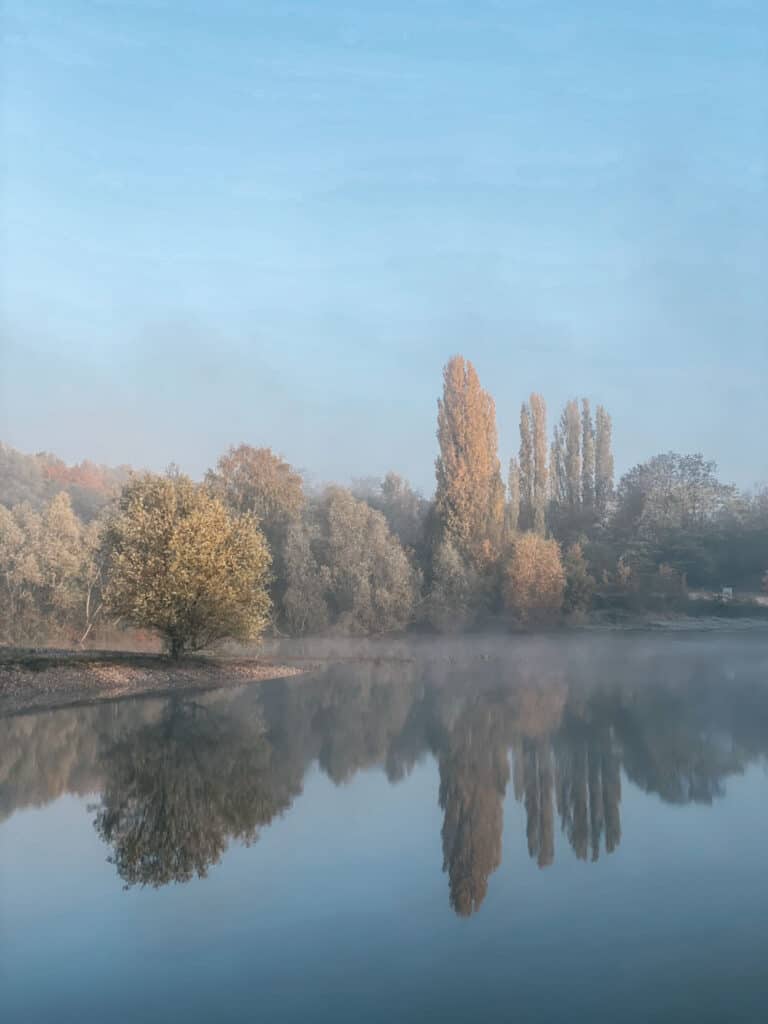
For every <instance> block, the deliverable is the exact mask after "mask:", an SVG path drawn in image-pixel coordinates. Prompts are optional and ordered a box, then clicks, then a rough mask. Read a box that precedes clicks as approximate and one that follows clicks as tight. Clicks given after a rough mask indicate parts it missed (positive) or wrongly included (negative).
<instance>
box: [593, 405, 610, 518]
mask: <svg viewBox="0 0 768 1024" xmlns="http://www.w3.org/2000/svg"><path fill="white" fill-rule="evenodd" d="M612 494H613V447H612V423H611V417H610V416H609V415H608V413H607V412H606V410H605V408H604V407H603V406H602V405H598V407H597V409H596V410H595V511H596V512H597V516H598V518H599V519H600V520H604V519H605V516H606V513H607V511H608V502H609V500H610V498H611V495H612Z"/></svg>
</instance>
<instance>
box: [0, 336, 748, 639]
mask: <svg viewBox="0 0 768 1024" xmlns="http://www.w3.org/2000/svg"><path fill="white" fill-rule="evenodd" d="M612 430H613V425H612V419H611V416H610V414H609V413H608V412H607V410H606V409H605V408H604V407H603V406H602V405H597V406H596V407H595V409H594V412H593V410H592V406H591V403H590V401H589V400H588V399H586V398H584V399H581V400H580V401H579V400H576V399H573V400H571V401H569V402H567V404H566V405H565V407H564V409H563V410H562V411H561V413H560V415H559V417H557V419H556V422H555V425H554V429H553V431H552V433H551V434H550V433H549V430H548V425H547V406H546V402H545V399H544V397H543V396H542V395H541V394H538V393H534V394H532V395H530V397H529V398H528V400H527V401H525V402H523V404H522V407H521V410H520V419H519V448H518V453H517V455H516V456H515V457H513V458H512V459H511V460H510V463H509V466H508V467H507V471H506V473H505V474H502V467H501V463H500V459H499V454H498V435H497V427H496V410H495V404H494V400H493V398H492V397H491V395H490V394H489V393H488V392H487V391H486V390H485V389H484V388H483V387H482V385H481V383H480V380H479V377H478V374H477V372H476V370H475V368H474V367H473V365H472V364H471V363H470V362H469V361H467V360H465V359H464V358H463V357H461V356H455V357H454V358H452V359H451V360H450V361H449V362H448V363H447V365H446V366H445V368H444V371H443V388H442V396H441V397H440V399H439V400H438V410H437V440H438V448H439V453H438V457H437V460H436V466H435V475H436V490H435V494H434V497H433V498H432V499H431V500H427V499H425V498H424V497H422V496H421V495H420V494H419V493H417V492H416V491H415V490H414V489H413V488H412V487H411V486H410V485H409V484H408V482H407V481H406V480H404V479H402V478H401V477H400V476H398V475H397V474H396V473H389V474H387V476H386V477H385V478H384V479H383V480H382V481H376V480H370V479H364V480H358V481H356V482H355V483H353V485H352V487H350V488H344V487H340V486H336V485H333V486H329V487H327V488H325V489H324V490H323V491H322V492H321V493H319V494H315V493H310V492H309V491H308V489H307V488H306V486H305V484H304V480H303V478H302V476H301V474H300V473H299V472H297V470H296V469H294V468H293V467H292V466H291V465H289V464H288V463H287V462H286V461H285V460H284V459H282V458H281V457H279V456H278V455H276V454H274V453H273V452H272V451H271V450H270V449H268V448H256V447H252V446H250V445H247V444H241V445H239V446H237V447H232V448H230V449H229V450H228V451H227V452H225V453H224V454H223V455H222V456H221V457H220V458H219V460H218V462H217V463H216V465H215V466H214V467H213V468H212V469H211V470H209V471H208V473H207V474H206V475H205V478H204V480H203V481H202V482H200V483H195V482H193V481H192V480H190V479H189V478H188V477H186V476H185V475H183V474H182V473H180V472H179V471H178V470H176V469H175V468H172V469H171V470H169V471H168V472H167V473H166V474H164V475H157V474H135V473H128V472H127V471H126V470H125V468H124V467H121V468H120V469H119V470H115V471H110V470H107V469H106V468H104V467H96V466H94V465H93V464H91V463H81V464H80V466H77V467H66V466H64V464H63V463H60V462H58V461H57V460H54V459H53V457H51V456H36V457H34V459H30V458H29V457H25V456H22V455H20V453H15V452H13V450H12V449H9V448H7V447H6V446H0V470H2V472H1V473H0V501H2V504H0V636H1V637H2V640H3V641H4V642H6V643H8V642H10V643H29V642H43V641H50V640H52V639H54V640H55V639H60V640H62V642H71V641H73V640H76V641H78V642H81V643H84V642H86V640H87V639H88V638H89V636H91V635H92V633H93V630H94V628H97V627H98V624H99V623H103V622H106V621H112V622H119V623H122V624H130V625H133V626H137V627H141V628H146V629H151V630H153V631H156V632H157V633H158V634H159V635H160V636H161V637H162V638H163V639H164V641H165V643H166V644H167V647H168V649H169V651H170V652H171V653H172V654H173V655H179V654H181V653H183V652H184V651H187V650H198V649H201V648H203V647H206V646H209V645H210V644H212V643H215V642H216V641H218V640H221V639H224V638H226V637H232V638H235V639H240V640H249V639H256V638H258V636H260V635H261V634H263V632H264V631H265V630H267V629H268V630H271V631H273V632H275V633H277V634H278V635H291V636H301V635H307V634H314V635H316V634H320V633H325V632H334V633H347V634H353V635H354V634H358V635H359V634H378V633H386V632H394V631H399V630H403V629H405V628H407V627H418V628H422V629H432V630H436V631H440V632H444V631H453V630H461V629H468V628H476V627H479V626H482V625H487V624H489V623H504V622H506V623H509V624H513V625H522V626H528V625H536V624H541V623H549V622H556V621H560V620H562V619H563V618H566V619H567V618H573V617H578V616H583V615H584V614H586V613H588V612H590V611H591V610H593V609H595V608H602V609H614V610H615V609H622V608H623V609H625V610H627V611H630V612H631V611H636V610H638V609H642V608H646V607H654V608H658V607H661V608H676V607H683V606H685V605H686V603H687V602H686V592H687V588H688V587H689V586H692V587H699V588H705V589H706V588H710V589H711V588H719V587H720V586H721V585H729V586H737V587H742V588H744V589H749V590H757V589H759V587H760V586H761V580H762V577H763V575H764V573H765V572H766V568H767V567H768V491H763V492H761V493H758V494H756V495H747V494H744V493H741V492H739V491H738V490H736V489H735V488H734V487H731V486H728V485H725V484H723V483H721V482H720V481H719V480H718V479H717V475H716V467H715V465H714V463H712V462H709V461H707V460H705V459H704V457H703V456H702V455H700V454H694V455H686V456H681V455H677V454H674V453H666V454H660V455H657V456H654V457H653V458H651V459H649V460H648V461H647V462H644V463H642V464H640V465H638V466H635V467H634V468H633V469H631V470H630V471H629V472H628V473H626V474H625V475H624V476H623V477H622V478H621V480H620V481H619V483H618V486H614V457H613V443H612ZM503 476H504V477H505V478H506V479H504V478H503ZM84 492H85V493H87V494H89V495H90V497H89V498H88V499H87V500H86V499H84V498H83V493H84Z"/></svg>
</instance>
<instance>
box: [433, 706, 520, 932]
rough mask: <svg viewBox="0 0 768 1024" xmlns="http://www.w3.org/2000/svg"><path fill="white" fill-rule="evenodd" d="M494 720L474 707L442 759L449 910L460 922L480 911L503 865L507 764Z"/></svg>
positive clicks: (450, 739) (488, 711) (451, 737)
mask: <svg viewBox="0 0 768 1024" xmlns="http://www.w3.org/2000/svg"><path fill="white" fill-rule="evenodd" d="M494 718H495V716H494V713H493V710H492V709H491V708H489V707H487V706H486V705H484V704H475V705H473V706H472V707H471V708H469V709H468V710H467V711H466V712H465V713H464V714H463V715H462V716H461V718H460V719H459V721H458V722H457V723H456V726H455V727H454V729H453V730H452V731H451V733H450V735H449V736H448V737H447V740H446V743H445V747H444V749H443V750H442V752H441V754H440V806H441V807H442V808H443V811H444V812H445V818H444V821H443V829H442V839H443V870H444V871H447V872H448V885H449V892H450V903H451V906H452V907H453V909H454V910H455V911H456V913H457V914H459V915H460V916H461V917H468V916H469V915H470V914H472V913H474V912H475V911H477V910H479V909H480V906H481V905H482V902H483V900H484V899H485V894H486V892H487V890H488V878H489V876H490V875H491V874H492V873H493V872H494V871H495V870H496V868H497V867H498V866H499V864H500V863H501V835H502V829H503V799H504V793H505V791H506V786H507V782H508V781H509V764H508V761H507V754H506V745H505V744H504V742H503V740H502V738H501V737H500V736H498V735H496V734H497V731H498V726H497V725H496V724H495V723H494Z"/></svg>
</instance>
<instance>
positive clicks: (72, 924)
mask: <svg viewBox="0 0 768 1024" xmlns="http://www.w3.org/2000/svg"><path fill="white" fill-rule="evenodd" d="M397 654H398V657H397V659H395V660H379V661H378V662H377V661H375V660H369V661H365V662H362V663H345V664H343V665H339V666H336V667H334V668H329V669H328V670H326V671H323V672H319V673H316V674H314V675H312V676H309V677H305V678H301V679H292V680H284V681H278V682H274V683H268V684H266V685H262V686H251V687H245V688H243V689H241V690H237V691H231V690H228V691H218V692H215V693H209V694H206V695H203V696H200V695H195V696H187V697H183V696H180V697H177V698H174V699H170V700H168V699H162V700H160V699H157V698H154V699H146V700H126V701H119V702H113V703H105V704H100V705H95V706H92V707H83V708H74V709H67V710H61V711H56V712H46V713H38V714H34V715H26V716H18V717H15V718H9V719H5V720H0V992H1V993H2V1008H3V1013H2V1020H3V1022H4V1024H5V1022H6V1021H7V1022H8V1024H15V1022H17V1021H20V1022H21V1021H23V1022H30V1024H37V1022H41V1024H42V1022H46V1024H48V1022H52V1021H57V1022H70V1021H71V1022H78V1024H82V1022H90V1021H98V1022H102V1021H110V1022H134V1021H136V1022H139V1021H140V1022H142V1024H151V1022H155V1021H164V1020H171V1019H173V1020H180V1021H189V1022H198V1021H199V1022H210V1021H242V1020H243V1019H245V1020H251V1019H261V1020H267V1021H321V1022H324V1021H329V1022H331V1021H332V1022H335V1024H338V1022H346V1021H350V1022H352V1021H355V1022H358V1021H392V1020H399V1021H424V1020H427V1021H431V1020H434V1021H475V1020H478V1019H486V1018H490V1017H491V1016H493V1017H496V1018H499V1019H502V1020H507V1019H513V1018H514V1019H517V1020H524V1021H566V1020H568V1021H570V1020H585V1021H603V1020H605V1021H617V1020H621V1021H637V1022H641V1021H642V1022H648V1021H667V1020H674V1021H684V1022H686V1021H690V1022H694V1021H695V1022H697V1024H700V1022H707V1021H712V1022H715V1021H717V1022H721V1021H726V1020H727V1021H731V1022H741V1021H750V1022H751V1021H762V1020H764V1019H765V1018H766V1005H767V1001H768V976H767V974H766V968H765V960H766V946H767V945H768V941H767V940H768V882H767V880H766V873H767V872H768V814H766V810H767V809H768V773H767V772H766V754H767V753H768V642H766V637H765V636H764V635H763V636H760V635H754V636H753V635H748V634H737V635H733V636H706V635H704V636H680V637H662V638H655V637H642V636H637V637H632V636H619V637H604V638H600V639H597V638H593V637H590V638H586V637H571V638H569V639H566V640H563V641H559V640H558V641H555V640H536V639H530V640H510V641H508V642H501V641H498V642H494V643H491V642H490V641H489V642H487V643H484V642H482V641H475V642H473V643H472V644H466V645H464V644H458V643H454V644H448V643H446V644H442V645H439V646H437V647H434V648H430V649H427V648H426V647H424V646H419V647H415V648H411V647H408V646H403V647H401V648H400V649H399V650H398V652H397Z"/></svg>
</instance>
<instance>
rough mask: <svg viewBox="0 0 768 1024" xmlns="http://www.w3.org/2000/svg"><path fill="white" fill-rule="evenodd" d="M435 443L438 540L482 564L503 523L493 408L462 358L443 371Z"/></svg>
mask: <svg viewBox="0 0 768 1024" xmlns="http://www.w3.org/2000/svg"><path fill="white" fill-rule="evenodd" d="M437 439H438V443H439V446H440V454H439V456H438V458H437V462H436V475H437V491H436V494H435V511H436V516H437V520H438V523H439V524H440V530H441V534H442V538H443V539H448V540H450V541H451V543H452V544H454V545H455V547H456V548H457V550H458V551H460V553H461V554H462V555H463V556H464V557H466V558H468V559H469V560H470V561H471V562H473V563H474V564H475V565H476V566H485V565H487V564H488V563H489V562H492V561H493V559H494V558H495V557H496V556H497V555H498V552H499V549H500V545H501V539H502V532H503V525H504V485H503V483H502V481H501V472H500V466H499V458H498V454H497V435H496V409H495V406H494V402H493V399H492V398H491V396H490V395H489V394H488V392H487V391H484V390H483V389H482V387H481V386H480V380H479V378H478V376H477V372H476V370H475V368H474V366H473V365H472V363H470V362H468V361H465V360H464V359H463V358H462V357H461V356H454V357H453V358H452V359H451V360H450V361H449V362H448V363H447V365H446V367H445V369H444V371H443V397H442V399H440V400H438V416H437Z"/></svg>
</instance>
